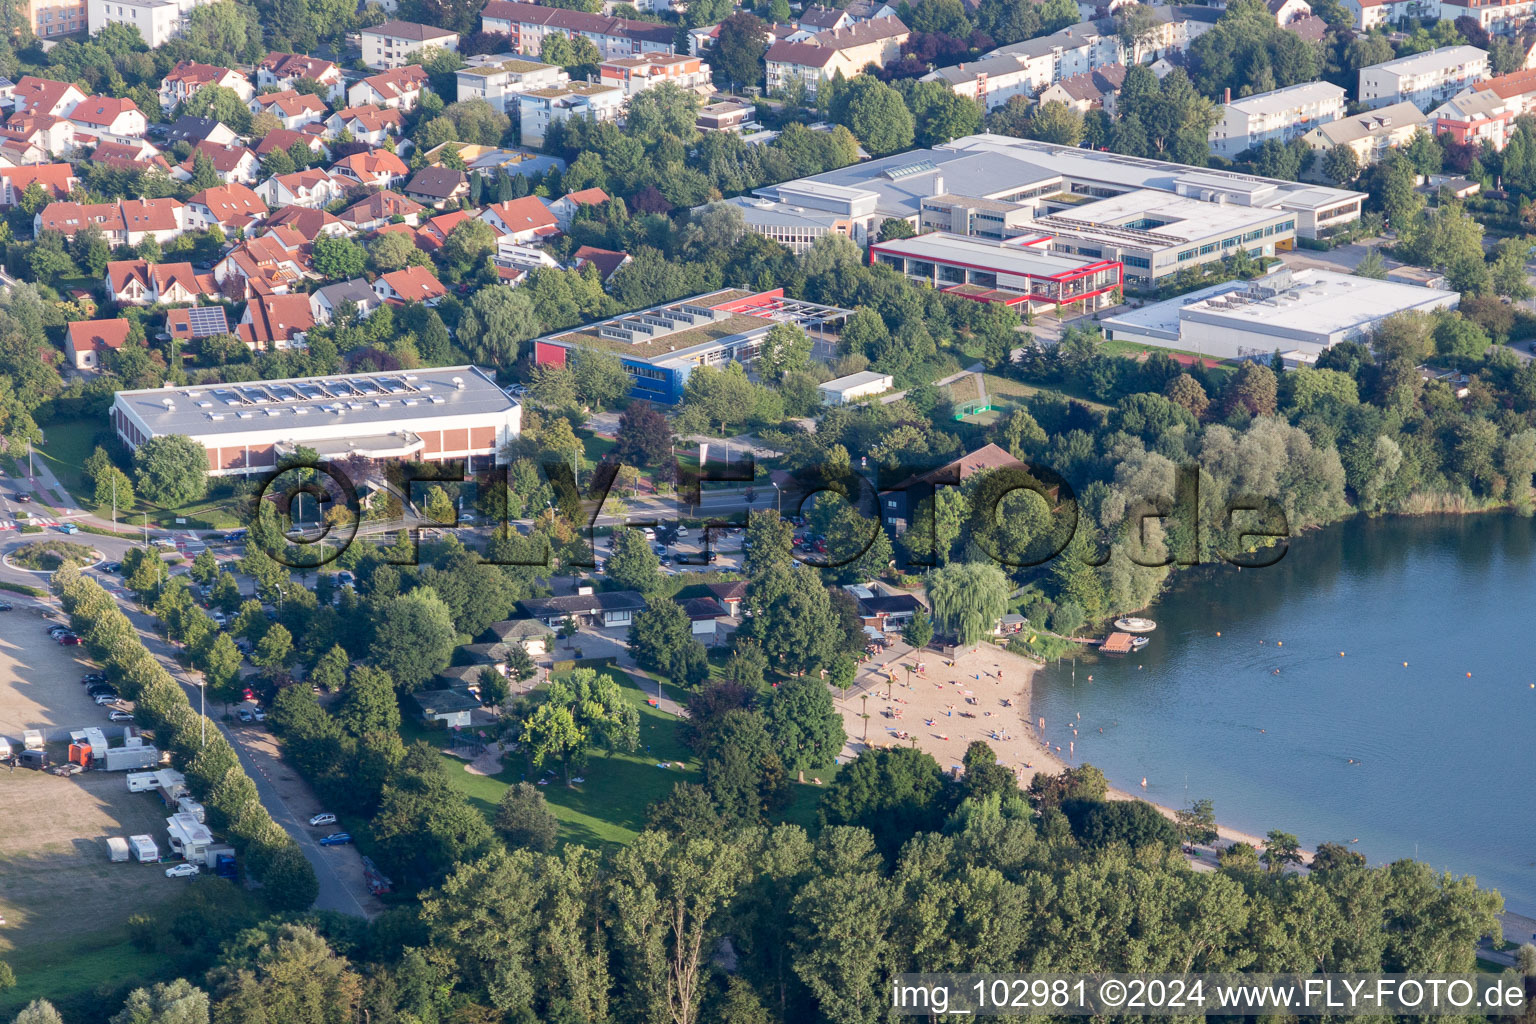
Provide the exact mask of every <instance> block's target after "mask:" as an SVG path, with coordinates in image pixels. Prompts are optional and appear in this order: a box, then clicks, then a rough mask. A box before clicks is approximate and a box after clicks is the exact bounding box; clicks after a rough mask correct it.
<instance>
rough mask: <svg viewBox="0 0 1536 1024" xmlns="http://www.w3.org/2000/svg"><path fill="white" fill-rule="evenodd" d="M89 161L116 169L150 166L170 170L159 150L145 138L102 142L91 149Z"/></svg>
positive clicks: (130, 169) (134, 168)
mask: <svg viewBox="0 0 1536 1024" xmlns="http://www.w3.org/2000/svg"><path fill="white" fill-rule="evenodd" d="M91 162H92V163H94V164H101V165H102V166H104V167H110V168H112V169H113V170H116V171H142V170H146V169H148V168H150V167H158V168H159V169H160V170H162V171H165V172H166V173H167V174H169V173H170V171H171V165H170V164H169V163H168V162H167V161H166V159H165V157H164V156H162V155H161V153H160V150H159V149H157V148H156V147H155V146H154V145H153V144H151V143H150V142H149V141H147V140H145V139H130V140H129V141H127V142H103V143H101V144H100V145H99V146H97V147H96V148H95V149H94V150H92V151H91Z"/></svg>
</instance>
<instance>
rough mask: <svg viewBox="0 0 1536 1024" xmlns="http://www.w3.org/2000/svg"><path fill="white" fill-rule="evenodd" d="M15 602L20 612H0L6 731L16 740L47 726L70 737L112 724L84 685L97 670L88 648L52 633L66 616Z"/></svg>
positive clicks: (1, 708) (0, 697)
mask: <svg viewBox="0 0 1536 1024" xmlns="http://www.w3.org/2000/svg"><path fill="white" fill-rule="evenodd" d="M14 603H15V605H16V609H15V610H14V611H9V612H0V736H6V737H9V738H10V740H11V741H12V743H13V744H14V743H17V742H18V741H19V740H20V739H21V734H22V730H24V729H41V730H43V732H44V735H45V736H48V737H50V738H52V739H59V740H68V738H69V730H70V729H79V728H83V727H85V726H100V727H105V726H107V725H108V724H109V723H108V722H107V712H106V710H105V709H103V708H99V707H97V706H96V705H95V703H93V702H92V701H91V699H90V698H89V697H88V696H86V693H85V687H84V686H82V685H80V677H81V676H83V675H85V674H86V673H87V672H94V671H96V669H95V668H93V667H92V666H91V664H90V663H89V662H88V661H86V660H85V656H84V654H83V652H84V650H85V648H83V647H63V646H61V645H60V644H59V643H58V642H57V641H55V640H53V639H52V638H51V637H49V636H48V627H49V626H50V625H57V624H58V623H59V622H60V621H62V617H59V618H56V619H53V620H49V619H44V618H43V616H42V614H41V613H40V612H39V611H38V610H37V609H36V608H35V607H34V606H32V605H29V604H27V603H25V602H22V601H16V602H14ZM114 728H120V727H114ZM108 735H111V734H110V733H109V734H108ZM60 759H61V760H62V754H61V756H60Z"/></svg>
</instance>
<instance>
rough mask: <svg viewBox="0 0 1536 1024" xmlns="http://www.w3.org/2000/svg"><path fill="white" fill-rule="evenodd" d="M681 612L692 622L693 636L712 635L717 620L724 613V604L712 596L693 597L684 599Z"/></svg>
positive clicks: (723, 615) (716, 625)
mask: <svg viewBox="0 0 1536 1024" xmlns="http://www.w3.org/2000/svg"><path fill="white" fill-rule="evenodd" d="M683 613H684V614H686V615H687V616H688V621H689V622H691V623H692V624H693V635H694V636H714V635H715V630H716V628H717V627H718V620H720V619H722V618H724V617H725V615H726V611H725V605H723V604H721V603H720V602H719V601H717V600H715V598H713V597H695V598H691V599H689V600H687V601H684V602H683Z"/></svg>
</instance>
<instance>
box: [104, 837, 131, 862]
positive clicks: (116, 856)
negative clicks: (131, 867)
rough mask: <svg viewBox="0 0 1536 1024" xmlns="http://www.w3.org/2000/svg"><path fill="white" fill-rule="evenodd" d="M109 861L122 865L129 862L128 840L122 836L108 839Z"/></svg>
mask: <svg viewBox="0 0 1536 1024" xmlns="http://www.w3.org/2000/svg"><path fill="white" fill-rule="evenodd" d="M107 860H109V861H111V862H112V863H113V864H122V863H125V862H126V861H127V860H128V840H126V839H124V838H123V837H122V836H108V837H107Z"/></svg>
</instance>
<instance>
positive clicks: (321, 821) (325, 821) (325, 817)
mask: <svg viewBox="0 0 1536 1024" xmlns="http://www.w3.org/2000/svg"><path fill="white" fill-rule="evenodd" d="M309 823H310V824H311V825H315V826H319V825H334V824H336V815H334V814H331V813H329V812H327V811H322V812H321V813H319V814H317V815H315V816H314V817H313V818H310V819H309Z"/></svg>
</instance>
